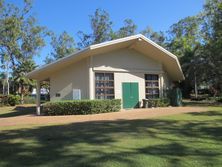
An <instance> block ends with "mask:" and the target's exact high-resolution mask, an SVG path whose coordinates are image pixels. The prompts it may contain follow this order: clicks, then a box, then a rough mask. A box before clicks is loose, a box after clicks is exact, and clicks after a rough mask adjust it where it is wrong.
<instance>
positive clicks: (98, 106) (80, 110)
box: [43, 99, 121, 115]
mask: <svg viewBox="0 0 222 167" xmlns="http://www.w3.org/2000/svg"><path fill="white" fill-rule="evenodd" d="M120 108H121V100H119V99H113V100H72V101H56V102H47V103H45V104H44V105H43V112H44V114H46V115H86V114H98V113H106V112H117V111H119V110H120Z"/></svg>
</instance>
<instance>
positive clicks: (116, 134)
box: [0, 107, 222, 167]
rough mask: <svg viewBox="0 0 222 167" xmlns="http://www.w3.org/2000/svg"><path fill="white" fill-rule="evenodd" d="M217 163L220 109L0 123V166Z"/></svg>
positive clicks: (220, 157) (221, 150)
mask: <svg viewBox="0 0 222 167" xmlns="http://www.w3.org/2000/svg"><path fill="white" fill-rule="evenodd" d="M221 164H222V108H221V107H213V108H209V111H208V112H203V113H189V114H181V115H174V116H167V117H160V118H157V119H144V120H134V121H126V120H120V121H105V122H101V121H100V122H88V123H75V124H66V125H48V126H46V125H44V126H37V127H36V126H34V127H29V126H22V127H13V128H12V127H10V128H7V127H4V128H1V127H0V166H1V167H4V166H7V167H8V166H16V167H17V166H18V167H19V166H47V167H56V166H58V167H60V166H80V167H83V166H89V167H119V166H121V167H122V166H123V167H128V166H129V167H140V166H145V167H146V166H149V167H152V166H153V167H158V166H159V167H164V166H170V167H173V166H175V167H177V166H181V167H183V166H187V167H198V166H200V167H202V166H218V167H219V166H221Z"/></svg>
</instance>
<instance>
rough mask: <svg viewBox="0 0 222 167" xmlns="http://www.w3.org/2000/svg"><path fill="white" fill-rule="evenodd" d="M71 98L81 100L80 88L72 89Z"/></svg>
mask: <svg viewBox="0 0 222 167" xmlns="http://www.w3.org/2000/svg"><path fill="white" fill-rule="evenodd" d="M73 100H81V90H80V89H73Z"/></svg>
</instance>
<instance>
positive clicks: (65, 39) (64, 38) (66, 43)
mask: <svg viewBox="0 0 222 167" xmlns="http://www.w3.org/2000/svg"><path fill="white" fill-rule="evenodd" d="M50 44H51V46H52V48H53V51H52V52H51V55H50V56H47V57H46V59H45V63H46V64H49V63H51V62H53V61H55V60H58V59H60V58H63V57H65V56H67V55H69V54H71V53H73V52H75V50H76V49H75V41H74V38H73V37H72V36H70V35H69V34H68V33H67V32H66V31H64V32H63V33H62V34H60V35H59V36H58V37H56V36H55V34H52V41H51V43H50Z"/></svg>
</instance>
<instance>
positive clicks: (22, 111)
mask: <svg viewBox="0 0 222 167" xmlns="http://www.w3.org/2000/svg"><path fill="white" fill-rule="evenodd" d="M29 114H35V106H16V107H15V108H14V109H13V110H12V111H10V112H7V113H3V114H1V113H0V118H8V117H16V116H22V115H29Z"/></svg>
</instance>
